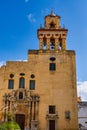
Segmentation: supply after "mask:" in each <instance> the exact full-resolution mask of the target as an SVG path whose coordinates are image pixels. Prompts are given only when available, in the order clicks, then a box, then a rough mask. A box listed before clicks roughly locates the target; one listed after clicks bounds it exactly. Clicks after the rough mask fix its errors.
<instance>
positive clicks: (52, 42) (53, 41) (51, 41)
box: [50, 38, 55, 50]
mask: <svg viewBox="0 0 87 130" xmlns="http://www.w3.org/2000/svg"><path fill="white" fill-rule="evenodd" d="M50 49H51V50H54V49H55V39H54V38H51V39H50Z"/></svg>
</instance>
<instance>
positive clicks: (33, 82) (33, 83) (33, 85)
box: [30, 80, 35, 90]
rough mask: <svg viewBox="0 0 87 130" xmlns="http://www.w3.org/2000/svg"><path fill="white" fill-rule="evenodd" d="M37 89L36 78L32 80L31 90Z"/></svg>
mask: <svg viewBox="0 0 87 130" xmlns="http://www.w3.org/2000/svg"><path fill="white" fill-rule="evenodd" d="M34 89H35V80H30V90H34Z"/></svg>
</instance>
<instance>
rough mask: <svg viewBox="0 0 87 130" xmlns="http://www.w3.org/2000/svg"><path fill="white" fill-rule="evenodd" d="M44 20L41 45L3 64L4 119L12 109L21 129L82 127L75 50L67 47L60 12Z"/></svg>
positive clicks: (0, 105) (0, 112) (0, 102)
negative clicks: (26, 57) (80, 123)
mask: <svg viewBox="0 0 87 130" xmlns="http://www.w3.org/2000/svg"><path fill="white" fill-rule="evenodd" d="M44 20H45V21H44V27H42V26H40V28H39V29H38V30H37V35H38V40H39V49H38V50H28V60H27V61H7V62H6V65H3V66H2V67H1V68H0V123H2V122H5V121H7V114H8V113H11V114H12V116H13V118H14V120H15V121H16V122H17V123H18V124H19V125H20V128H21V130H78V110H77V88H76V61H75V60H76V57H75V51H73V50H67V47H66V37H67V32H68V29H66V28H65V27H64V26H63V27H61V26H60V16H58V15H56V14H54V13H53V12H51V13H50V14H49V15H47V16H45V18H44Z"/></svg>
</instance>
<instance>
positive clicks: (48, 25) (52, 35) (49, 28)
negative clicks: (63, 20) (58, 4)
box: [38, 12, 68, 51]
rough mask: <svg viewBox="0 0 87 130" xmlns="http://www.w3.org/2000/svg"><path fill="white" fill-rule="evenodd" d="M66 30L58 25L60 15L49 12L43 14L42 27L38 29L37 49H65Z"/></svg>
mask: <svg viewBox="0 0 87 130" xmlns="http://www.w3.org/2000/svg"><path fill="white" fill-rule="evenodd" d="M67 32H68V30H67V29H65V27H61V26H60V16H58V15H55V14H54V12H51V14H50V15H47V16H45V24H44V28H43V27H42V26H40V29H38V39H39V50H40V51H42V50H46V51H64V50H66V36H67Z"/></svg>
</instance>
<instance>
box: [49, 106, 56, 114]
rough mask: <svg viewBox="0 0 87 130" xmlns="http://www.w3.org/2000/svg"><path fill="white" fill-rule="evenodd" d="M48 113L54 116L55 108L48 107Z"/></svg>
mask: <svg viewBox="0 0 87 130" xmlns="http://www.w3.org/2000/svg"><path fill="white" fill-rule="evenodd" d="M49 113H50V114H55V106H49Z"/></svg>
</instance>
